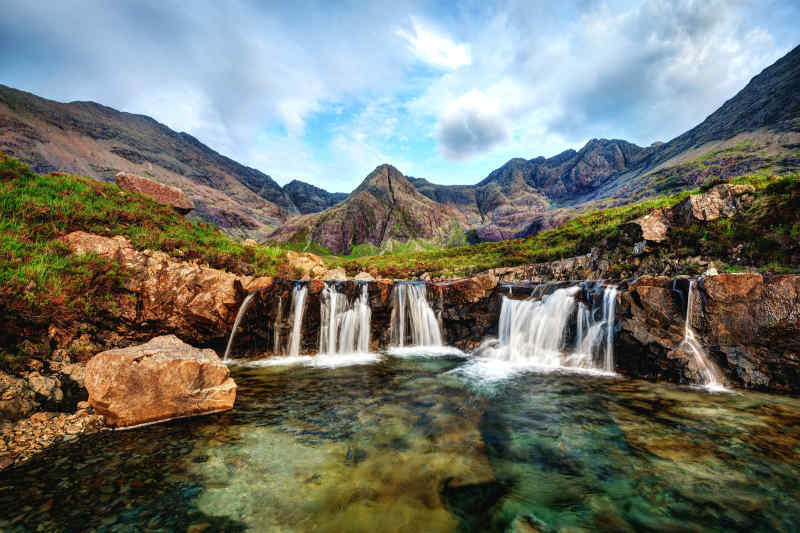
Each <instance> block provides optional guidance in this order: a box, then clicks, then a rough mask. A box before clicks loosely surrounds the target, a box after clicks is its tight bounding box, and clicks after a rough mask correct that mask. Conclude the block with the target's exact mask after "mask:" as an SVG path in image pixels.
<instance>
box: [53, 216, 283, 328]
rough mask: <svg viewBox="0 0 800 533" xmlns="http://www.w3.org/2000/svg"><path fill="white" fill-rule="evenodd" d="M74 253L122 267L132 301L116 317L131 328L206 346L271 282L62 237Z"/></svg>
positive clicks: (119, 244) (109, 242)
mask: <svg viewBox="0 0 800 533" xmlns="http://www.w3.org/2000/svg"><path fill="white" fill-rule="evenodd" d="M62 240H63V241H64V242H65V243H66V244H67V246H68V247H69V248H70V250H72V251H73V252H74V253H87V252H93V253H96V254H98V255H100V256H102V257H105V258H106V259H109V260H111V261H115V262H117V263H119V264H120V265H121V266H122V267H124V268H125V269H126V270H127V271H128V272H129V273H130V274H131V277H130V278H129V280H128V281H127V286H126V288H127V289H128V290H129V291H130V292H131V293H133V294H135V295H136V296H137V298H133V299H130V298H121V299H120V301H119V303H118V305H117V307H116V313H117V317H118V318H120V319H122V320H124V321H127V322H129V323H131V324H134V325H135V324H143V323H144V324H159V330H160V331H164V332H172V333H176V334H178V335H180V336H182V337H184V338H188V339H193V340H198V341H207V340H210V339H219V338H222V337H225V336H226V335H227V333H228V331H229V329H230V327H231V325H232V324H233V319H234V317H235V315H236V311H237V310H238V308H239V305H240V304H241V302H242V300H243V299H244V296H245V295H246V294H247V292H250V291H254V290H259V289H263V288H267V287H270V286H271V285H272V283H273V279H272V278H268V277H261V278H251V277H248V276H237V275H235V274H231V273H229V272H225V271H223V270H217V269H215V268H210V267H206V266H202V265H198V264H196V263H186V262H180V261H174V260H173V259H172V258H171V257H170V256H169V255H167V254H165V253H163V252H158V251H150V250H145V251H143V252H140V251H137V250H135V249H134V248H133V247H132V246H131V244H130V242H129V241H128V240H127V239H126V238H125V237H121V236H117V237H114V238H109V237H102V236H100V235H94V234H91V233H86V232H83V231H76V232H73V233H70V234H68V235H66V236H64V237H63V238H62Z"/></svg>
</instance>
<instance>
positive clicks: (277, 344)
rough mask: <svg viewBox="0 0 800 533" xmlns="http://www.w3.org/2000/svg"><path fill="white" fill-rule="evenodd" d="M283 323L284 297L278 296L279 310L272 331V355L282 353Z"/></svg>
mask: <svg viewBox="0 0 800 533" xmlns="http://www.w3.org/2000/svg"><path fill="white" fill-rule="evenodd" d="M282 321H283V296H278V309H277V310H276V312H275V323H274V324H273V330H272V353H273V354H275V355H280V353H281V322H282Z"/></svg>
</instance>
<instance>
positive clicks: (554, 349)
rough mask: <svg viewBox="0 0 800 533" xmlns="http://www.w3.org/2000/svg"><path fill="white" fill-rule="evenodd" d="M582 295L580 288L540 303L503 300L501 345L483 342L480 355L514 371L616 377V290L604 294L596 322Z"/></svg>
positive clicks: (607, 289) (565, 290)
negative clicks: (530, 369)
mask: <svg viewBox="0 0 800 533" xmlns="http://www.w3.org/2000/svg"><path fill="white" fill-rule="evenodd" d="M581 290H582V289H581V288H580V287H578V286H573V287H566V288H561V289H556V290H555V291H553V292H552V293H551V294H546V295H544V296H542V298H541V300H536V299H534V298H535V296H532V297H531V298H530V299H527V300H512V299H511V298H507V297H505V296H503V297H502V307H501V310H500V319H499V321H498V328H497V333H498V339H497V340H496V341H486V342H484V344H482V345H481V347H479V348H478V349H477V350H476V353H477V354H478V355H480V356H485V357H488V358H490V359H493V360H500V361H504V362H506V363H509V364H510V365H511V366H513V367H534V368H540V369H569V368H572V369H582V370H594V371H602V372H605V373H612V372H613V370H614V351H613V350H614V326H615V324H614V314H615V306H616V297H617V289H616V288H615V287H604V288H603V300H602V307H600V308H598V309H597V311H600V316H599V318H598V319H597V320H595V319H594V316H593V313H591V312H590V310H589V309H587V307H586V306H585V305H584V304H583V302H577V301H576V296H577V295H578V294H579V293H580V291H581ZM533 294H534V295H536V294H539V291H538V290H534V292H533ZM573 331H574V338H572V339H571V338H570V333H571V332H573Z"/></svg>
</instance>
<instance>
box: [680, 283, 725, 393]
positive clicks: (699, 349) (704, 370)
mask: <svg viewBox="0 0 800 533" xmlns="http://www.w3.org/2000/svg"><path fill="white" fill-rule="evenodd" d="M693 291H694V280H690V281H689V293H688V294H687V296H686V321H685V322H684V325H683V341H682V342H681V346H686V347H688V348H689V351H690V352H691V353H692V355H694V360H695V363H696V364H697V369H698V370H699V372H700V375H701V376H702V378H703V385H705V386H706V387H707V388H709V389H717V390H724V389H725V386H724V385H723V380H722V375H721V373H720V371H719V369H718V368H717V367H716V365H715V364H714V363H713V362H712V361H711V360H710V359H709V358H708V355H707V354H706V351H705V350H704V349H703V345H702V344H700V341H698V340H697V337H696V336H695V333H694V330H693V329H692V309H693V303H694V302H693V298H692V292H693Z"/></svg>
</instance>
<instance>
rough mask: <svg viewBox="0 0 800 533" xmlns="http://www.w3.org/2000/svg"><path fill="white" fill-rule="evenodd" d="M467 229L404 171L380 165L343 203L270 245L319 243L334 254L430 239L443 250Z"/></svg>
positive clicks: (287, 229) (284, 230) (298, 221)
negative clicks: (359, 248) (428, 196)
mask: <svg viewBox="0 0 800 533" xmlns="http://www.w3.org/2000/svg"><path fill="white" fill-rule="evenodd" d="M464 226H466V218H465V217H464V216H463V215H462V214H461V213H460V212H459V211H458V210H457V209H453V208H451V207H449V206H446V205H442V204H440V203H437V202H435V201H433V200H431V199H429V198H426V197H425V196H423V195H422V194H421V193H420V192H419V191H417V190H416V189H415V188H414V186H413V185H412V184H411V182H410V181H409V180H407V179H406V178H405V176H403V175H402V174H401V173H400V171H398V170H397V169H396V168H394V167H393V166H391V165H381V166H379V167H377V168H376V169H375V170H374V171H373V172H372V173H370V174H369V175H368V176H367V177H366V178H365V179H364V181H363V182H362V183H361V185H359V186H358V188H357V189H356V190H355V191H353V192H352V193H351V194H350V195H349V196H348V197H347V199H346V200H345V201H343V202H342V203H340V204H338V205H336V206H334V207H331V208H329V209H326V210H325V211H322V212H320V213H313V214H309V215H303V216H301V217H297V218H294V219H292V220H290V221H288V222H287V223H286V224H284V225H283V226H282V227H280V228H279V229H278V230H277V231H276V232H275V233H273V234H272V235H271V236H270V239H273V240H276V241H280V242H287V241H293V242H297V241H301V242H302V241H305V242H315V243H317V244H319V245H321V246H323V247H325V248H327V249H328V250H330V251H332V252H334V253H351V252H352V251H353V247H354V246H358V245H362V244H371V245H373V246H376V247H383V246H386V245H388V244H390V243H391V242H393V241H408V240H410V239H430V240H435V241H437V242H438V243H440V244H444V243H445V242H446V241H447V240H448V239H449V238H451V237H452V236H454V235H457V234H459V233H460V232H461V231H463V228H464Z"/></svg>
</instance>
